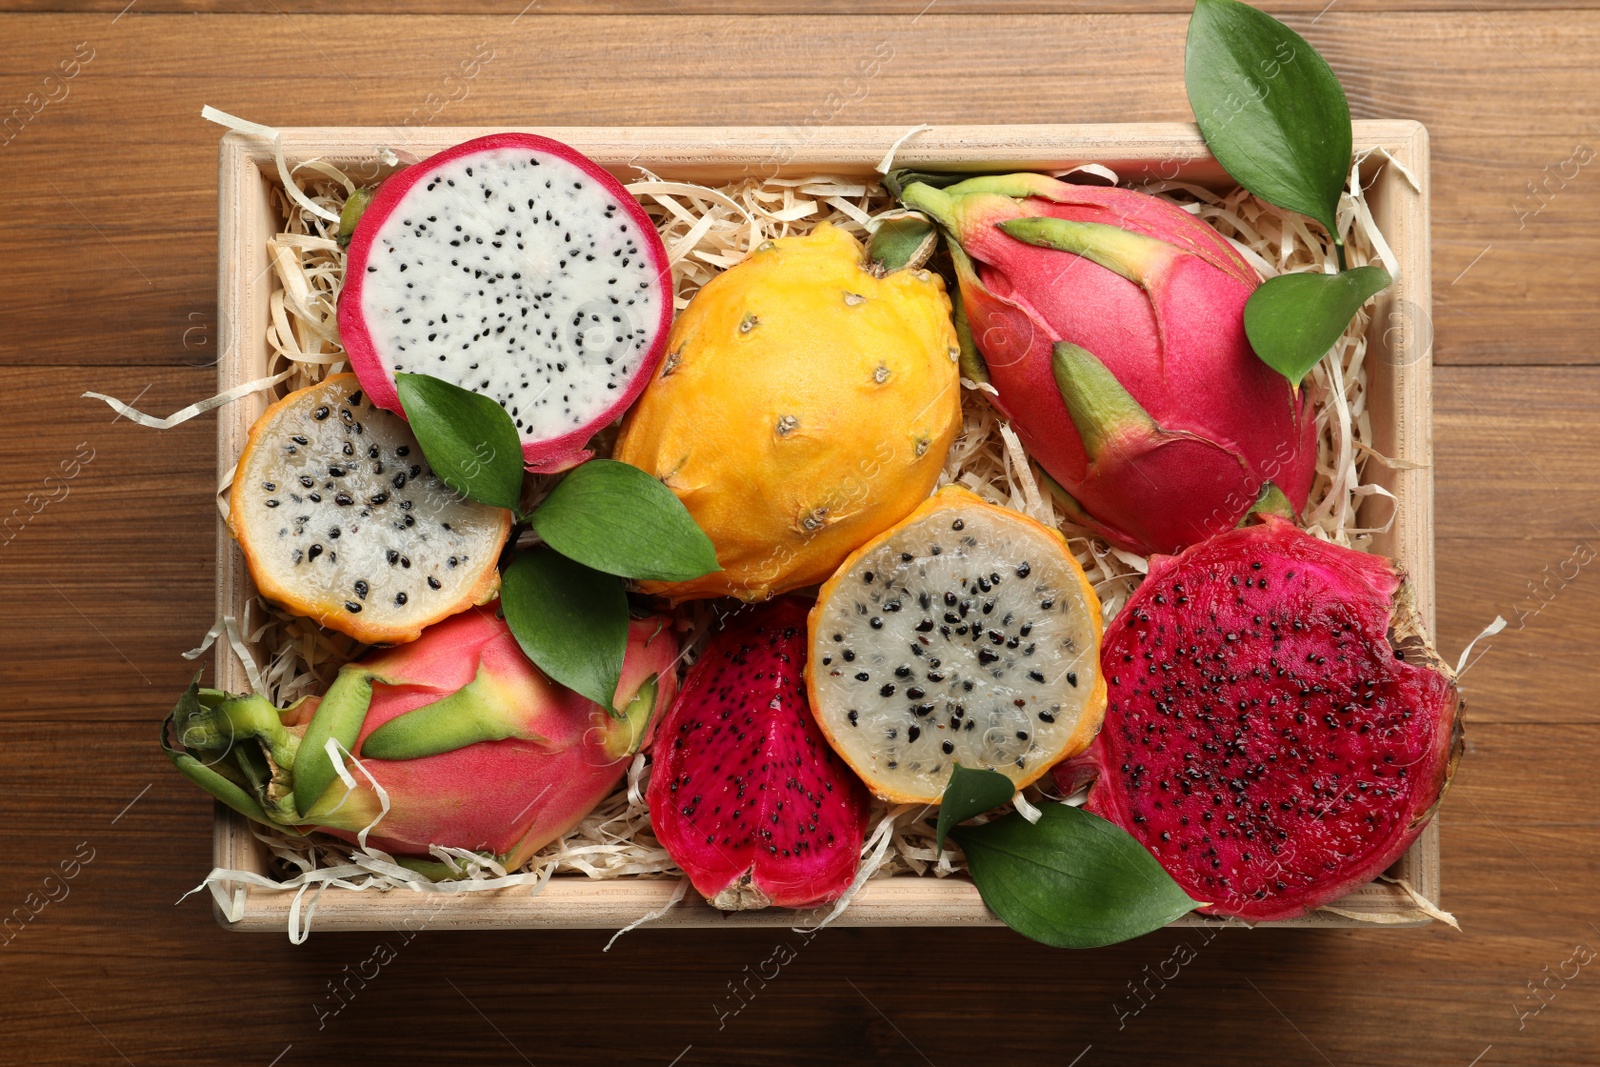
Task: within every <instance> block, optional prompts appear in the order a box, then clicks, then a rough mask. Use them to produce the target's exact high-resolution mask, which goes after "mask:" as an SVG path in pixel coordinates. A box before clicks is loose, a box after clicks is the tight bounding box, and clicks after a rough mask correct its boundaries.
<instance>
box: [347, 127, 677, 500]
mask: <svg viewBox="0 0 1600 1067" xmlns="http://www.w3.org/2000/svg"><path fill="white" fill-rule="evenodd" d="M671 318H672V275H671V272H670V270H669V269H668V267H667V259H666V250H665V249H664V248H663V247H662V244H661V239H660V237H659V236H658V235H657V234H656V230H655V226H654V224H653V223H652V222H651V221H650V218H649V216H647V215H646V214H645V212H644V210H643V209H642V208H641V207H639V205H638V203H637V202H635V200H634V199H633V197H632V196H631V195H629V193H628V192H627V190H626V189H624V188H623V187H622V186H621V185H620V184H619V183H618V182H617V180H616V179H615V178H613V177H612V176H611V175H610V174H608V173H606V172H605V171H604V170H602V169H601V168H600V166H599V165H598V164H596V163H595V162H594V161H592V160H590V159H588V158H586V157H584V156H583V155H581V154H580V153H578V152H577V151H576V150H574V149H572V148H570V147H568V146H567V145H564V144H561V143H560V142H557V141H553V140H551V139H549V138H547V137H539V136H536V135H533V134H520V133H502V134H494V135H492V136H489V137H480V138H478V139H476V140H472V141H468V142H466V143H464V144H460V145H457V146H456V147H454V148H451V149H448V150H446V151H444V152H440V153H439V154H438V155H435V156H432V157H430V158H428V159H426V160H424V161H422V162H421V163H418V164H416V165H414V166H411V167H408V168H406V169H405V170H402V171H400V172H398V173H396V174H395V175H394V176H392V177H390V178H389V179H387V180H386V181H385V182H384V183H383V184H382V185H381V186H379V188H378V192H377V194H376V195H375V196H373V198H372V201H371V203H370V204H369V205H368V206H367V207H366V208H365V210H364V211H363V212H362V214H361V217H360V220H359V221H358V222H357V223H356V225H355V229H354V232H353V234H352V237H351V241H350V248H349V258H348V260H347V262H346V266H345V285H344V289H343V291H342V292H341V293H340V297H339V334H340V338H341V340H342V341H343V343H344V346H345V350H346V352H347V353H348V354H349V356H350V365H351V367H352V368H353V369H354V370H355V372H356V374H357V375H358V376H359V377H360V379H361V384H362V385H363V386H364V387H365V388H366V390H367V392H368V394H369V395H370V396H371V397H372V399H373V400H374V401H375V402H376V403H377V404H378V405H379V406H380V407H384V408H387V409H389V410H391V411H395V412H399V411H400V410H401V409H400V400H399V396H398V394H397V392H396V387H395V375H396V374H398V373H414V374H427V375H431V376H433V377H436V378H441V379H443V380H445V381H448V382H451V383H453V384H455V385H459V386H461V387H463V388H466V389H470V390H472V391H474V392H477V393H481V394H483V395H484V396H488V397H491V398H493V399H494V400H495V402H497V403H498V404H500V405H501V406H502V407H504V408H505V409H506V411H507V412H509V413H510V415H511V419H512V422H513V423H514V424H515V425H516V427H517V431H518V433H519V434H520V436H521V439H522V451H523V458H524V461H525V463H526V464H527V466H528V469H529V470H532V471H536V472H540V473H550V472H554V471H561V470H566V469H568V468H570V467H574V466H576V465H577V464H579V463H581V462H583V461H584V460H585V459H587V458H589V456H590V455H592V454H593V453H592V452H590V451H589V450H588V449H587V448H586V447H585V446H586V445H587V444H588V442H589V439H590V438H591V437H592V436H594V434H595V433H596V432H597V431H598V430H599V429H601V428H602V427H604V426H605V425H606V424H608V423H610V422H611V421H613V420H614V419H616V418H617V417H619V416H620V415H621V414H622V412H623V411H624V410H626V409H627V407H628V405H629V404H631V403H632V402H633V401H634V399H635V398H637V397H638V395H639V393H640V391H641V390H642V389H643V388H644V386H645V383H646V382H648V381H649V379H650V374H651V372H652V371H653V370H654V369H655V366H656V364H657V362H658V361H659V360H660V358H661V353H662V350H663V348H664V347H665V345H666V338H667V328H668V326H669V325H670V323H671Z"/></svg>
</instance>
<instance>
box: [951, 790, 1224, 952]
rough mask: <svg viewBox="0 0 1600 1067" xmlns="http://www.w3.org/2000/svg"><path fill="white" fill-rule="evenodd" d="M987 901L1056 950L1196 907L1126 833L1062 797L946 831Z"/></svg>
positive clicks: (1132, 933) (1140, 929)
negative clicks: (1032, 810)
mask: <svg viewBox="0 0 1600 1067" xmlns="http://www.w3.org/2000/svg"><path fill="white" fill-rule="evenodd" d="M951 836H952V837H954V838H955V839H956V843H957V844H959V845H960V846H961V848H962V851H964V852H965V853H966V854H967V866H968V868H969V869H970V870H971V872H972V880H973V881H974V882H976V883H977V885H978V892H979V893H980V894H982V896H983V902H984V903H985V904H987V905H988V906H989V909H990V910H991V911H993V912H994V913H995V914H996V915H998V916H1000V918H1001V919H1003V920H1004V921H1005V924H1006V925H1007V926H1009V927H1011V928H1012V929H1013V930H1015V931H1017V933H1019V934H1022V935H1023V936H1024V937H1031V938H1033V940H1035V941H1042V942H1043V943H1045V944H1046V945H1053V946H1055V947H1056V948H1099V947H1100V946H1102V945H1114V944H1116V943H1117V942H1119V941H1126V940H1128V939H1129V938H1133V937H1138V936H1139V935H1141V934H1146V933H1149V932H1150V931H1151V930H1155V929H1158V928H1160V927H1162V926H1165V925H1166V924H1167V923H1169V922H1171V921H1172V920H1174V919H1176V918H1177V917H1178V916H1180V915H1182V914H1184V913H1185V912H1188V911H1190V910H1192V909H1194V908H1196V907H1199V906H1201V905H1200V903H1199V902H1197V901H1193V900H1190V899H1189V897H1188V894H1186V893H1184V891H1183V890H1181V889H1179V888H1178V884H1177V883H1176V882H1174V881H1173V880H1172V878H1171V877H1170V876H1169V875H1168V874H1167V872H1166V871H1164V870H1162V869H1161V865H1160V864H1159V863H1157V862H1156V860H1155V857H1154V856H1152V855H1150V853H1148V852H1146V851H1145V850H1144V848H1143V846H1141V845H1140V844H1139V842H1137V841H1135V840H1134V839H1133V838H1132V837H1131V836H1130V835H1129V834H1128V833H1127V831H1125V830H1123V829H1121V828H1120V827H1118V826H1116V825H1114V824H1112V823H1109V822H1107V821H1106V820H1104V819H1102V818H1100V817H1099V816H1098V815H1091V814H1090V813H1089V812H1087V811H1084V810H1082V809H1081V808H1073V807H1068V806H1067V805H1065V804H1047V805H1045V806H1044V807H1043V808H1042V809H1041V811H1040V815H1039V821H1038V822H1037V823H1029V822H1028V820H1026V819H1024V818H1023V817H1022V816H1021V815H1019V814H1016V813H1015V812H1013V813H1012V814H1010V815H1007V816H1005V817H1004V818H1001V819H997V820H995V821H994V822H990V823H984V824H983V825H982V826H958V827H956V828H955V829H954V830H952V831H951Z"/></svg>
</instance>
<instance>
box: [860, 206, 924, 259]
mask: <svg viewBox="0 0 1600 1067" xmlns="http://www.w3.org/2000/svg"><path fill="white" fill-rule="evenodd" d="M938 244H939V231H938V229H937V228H936V227H935V226H934V225H933V223H931V222H929V221H928V220H927V219H926V218H924V217H923V216H921V215H918V214H914V213H912V212H906V213H904V214H901V215H894V216H888V217H885V218H884V219H883V220H882V221H881V222H879V223H878V228H877V230H876V231H874V232H873V234H872V240H871V241H869V242H868V243H867V261H868V262H869V263H871V264H872V268H873V270H874V271H875V272H876V273H878V274H888V273H890V272H891V271H897V270H902V269H910V270H917V269H919V268H920V267H922V266H923V265H924V264H926V263H927V262H928V258H929V257H930V256H932V255H933V250H934V249H935V248H936V247H938Z"/></svg>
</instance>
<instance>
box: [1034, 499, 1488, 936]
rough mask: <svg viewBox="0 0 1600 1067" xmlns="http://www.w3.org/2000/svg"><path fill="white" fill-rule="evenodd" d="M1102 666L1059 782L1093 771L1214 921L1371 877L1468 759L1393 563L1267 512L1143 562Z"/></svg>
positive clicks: (1453, 693) (1306, 906) (1448, 678)
mask: <svg viewBox="0 0 1600 1067" xmlns="http://www.w3.org/2000/svg"><path fill="white" fill-rule="evenodd" d="M1101 668H1102V670H1103V671H1104V672H1105V674H1106V676H1107V681H1108V683H1109V702H1108V704H1107V706H1106V717H1105V724H1104V726H1103V727H1102V728H1101V731H1100V735H1099V736H1098V737H1097V738H1096V739H1095V742H1094V744H1093V745H1092V746H1091V747H1090V749H1089V751H1088V752H1087V753H1086V754H1085V756H1084V757H1082V758H1080V759H1078V760H1074V761H1069V762H1068V763H1065V764H1060V765H1058V766H1057V768H1056V778H1057V781H1058V782H1059V783H1060V784H1061V786H1062V788H1063V789H1066V790H1067V791H1068V792H1071V791H1072V790H1073V789H1075V788H1076V787H1077V786H1078V785H1079V784H1081V783H1082V782H1083V781H1084V780H1085V779H1087V778H1089V777H1093V776H1097V778H1096V780H1095V782H1094V785H1093V788H1092V789H1091V790H1090V792H1089V799H1088V803H1087V805H1086V806H1087V808H1088V809H1089V810H1090V811H1093V812H1094V813H1096V814H1098V815H1101V816H1103V817H1104V818H1106V819H1109V820H1111V821H1112V822H1114V823H1116V824H1118V825H1119V826H1121V827H1122V828H1123V829H1125V830H1127V831H1128V832H1129V833H1131V834H1132V835H1133V836H1134V837H1135V838H1137V839H1138V840H1139V842H1140V844H1142V845H1144V847H1145V848H1147V849H1149V850H1150V852H1151V853H1152V854H1153V855H1154V856H1155V858H1156V859H1157V860H1158V861H1160V863H1161V865H1162V866H1163V867H1165V868H1166V870H1167V872H1168V873H1169V874H1171V875H1172V877H1173V878H1174V879H1175V880H1176V881H1177V883H1178V884H1179V885H1180V886H1182V887H1183V891H1184V892H1185V893H1187V894H1189V896H1190V897H1191V898H1192V899H1194V900H1198V901H1203V902H1205V903H1206V904H1207V906H1206V907H1205V908H1203V909H1202V910H1203V911H1206V912H1209V913H1211V914H1214V915H1231V916H1236V917H1238V918H1241V919H1245V920H1248V921H1250V922H1258V921H1262V920H1270V919H1292V918H1295V917H1296V916H1300V915H1304V914H1306V913H1307V912H1309V911H1312V910H1314V909H1316V908H1318V907H1320V906H1321V905H1323V904H1326V903H1328V902H1330V901H1332V900H1335V899H1337V898H1338V897H1340V896H1343V895H1344V894H1345V893H1348V892H1349V891H1350V890H1352V889H1355V888H1357V887H1358V886H1361V885H1364V884H1366V883H1367V882H1370V881H1372V879H1374V878H1376V877H1377V876H1378V875H1379V874H1382V873H1383V871H1384V869H1385V868H1387V867H1388V866H1389V865H1390V864H1391V863H1393V862H1394V861H1395V860H1397V859H1399V858H1400V855H1401V854H1402V853H1404V852H1405V850H1406V849H1407V848H1408V847H1409V846H1410V845H1411V842H1412V841H1414V840H1416V837H1417V835H1418V834H1420V833H1421V832H1422V830H1423V827H1425V826H1426V825H1427V823H1428V819H1429V818H1430V817H1431V816H1432V815H1433V813H1434V811H1435V810H1436V809H1437V808H1438V806H1439V801H1440V799H1441V798H1442V797H1443V795H1444V791H1445V788H1446V787H1447V786H1448V785H1449V783H1450V777H1451V775H1452V773H1453V772H1454V771H1455V766H1456V761H1457V759H1459V758H1460V755H1461V750H1462V718H1463V714H1464V708H1463V706H1462V703H1461V697H1460V694H1459V693H1458V692H1457V689H1456V684H1455V679H1454V676H1453V674H1452V672H1451V670H1450V668H1449V667H1448V666H1447V665H1446V664H1445V663H1444V662H1442V661H1441V660H1440V659H1439V657H1438V655H1437V654H1436V653H1435V652H1434V650H1433V646H1432V645H1430V644H1429V642H1428V638H1427V635H1426V634H1425V633H1424V632H1423V629H1422V622H1421V619H1420V618H1419V617H1418V615H1417V611H1416V606H1415V603H1414V599H1413V597H1412V594H1411V589H1410V586H1409V585H1408V584H1406V582H1405V580H1404V576H1403V575H1402V574H1401V573H1400V572H1399V571H1397V570H1396V568H1395V566H1394V565H1393V564H1392V563H1390V562H1389V561H1388V560H1386V559H1384V558H1382V557H1381V556H1372V555H1368V554H1366V553H1364V552H1356V551H1353V550H1351V549H1348V548H1341V547H1339V546H1338V545H1332V544H1329V543H1327V542H1326V541H1319V540H1317V539H1316V538H1314V537H1312V536H1310V535H1309V534H1305V533H1302V532H1300V531H1299V530H1296V529H1295V528H1294V526H1293V525H1292V524H1290V523H1288V522H1286V521H1284V520H1282V519H1279V518H1276V517H1269V518H1268V519H1267V520H1266V522H1265V523H1263V524H1262V525H1257V526H1249V527H1245V528H1243V529H1239V530H1230V531H1228V532H1226V533H1222V534H1218V535H1217V536H1216V537H1213V538H1211V539H1210V540H1208V541H1205V542H1202V543H1201V544H1198V545H1195V546H1194V547H1193V548H1190V549H1189V550H1188V551H1186V552H1184V553H1183V554H1182V555H1179V556H1157V557H1156V558H1154V559H1152V560H1151V561H1150V574H1149V576H1148V577H1146V578H1145V580H1144V581H1143V582H1142V583H1141V584H1140V586H1139V588H1138V590H1137V591H1136V592H1135V593H1134V595H1133V596H1132V597H1131V598H1129V600H1128V604H1127V606H1126V607H1125V608H1123V610H1122V613H1121V614H1120V615H1118V616H1117V618H1116V620H1115V621H1114V622H1112V624H1111V625H1110V626H1109V627H1108V628H1107V629H1106V636H1105V643H1104V644H1103V645H1102V647H1101Z"/></svg>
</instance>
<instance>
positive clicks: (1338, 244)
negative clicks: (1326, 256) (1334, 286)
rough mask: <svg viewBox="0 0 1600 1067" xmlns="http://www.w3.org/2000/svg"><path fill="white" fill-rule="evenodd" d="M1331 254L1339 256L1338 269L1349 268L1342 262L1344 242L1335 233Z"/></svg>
mask: <svg viewBox="0 0 1600 1067" xmlns="http://www.w3.org/2000/svg"><path fill="white" fill-rule="evenodd" d="M1333 254H1334V255H1336V256H1338V257H1339V269H1340V270H1348V269H1349V268H1347V267H1346V266H1345V262H1344V242H1343V241H1341V240H1340V239H1339V236H1338V235H1337V234H1335V235H1334V238H1333Z"/></svg>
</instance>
